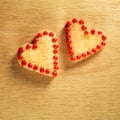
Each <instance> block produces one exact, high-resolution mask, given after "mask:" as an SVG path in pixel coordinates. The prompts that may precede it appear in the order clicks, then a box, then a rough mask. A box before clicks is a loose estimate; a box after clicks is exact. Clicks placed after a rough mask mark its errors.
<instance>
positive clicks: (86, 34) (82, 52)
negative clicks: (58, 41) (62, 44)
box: [65, 18, 107, 62]
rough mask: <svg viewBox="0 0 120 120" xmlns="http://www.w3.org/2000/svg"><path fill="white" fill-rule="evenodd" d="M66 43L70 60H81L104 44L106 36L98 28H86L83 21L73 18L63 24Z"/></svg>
mask: <svg viewBox="0 0 120 120" xmlns="http://www.w3.org/2000/svg"><path fill="white" fill-rule="evenodd" d="M65 32H66V43H67V48H68V51H69V54H70V60H71V61H72V62H78V61H80V60H83V59H85V58H87V57H89V56H91V55H93V54H95V53H96V52H98V51H100V50H101V49H102V48H103V47H104V46H105V45H106V42H105V40H106V38H107V37H106V36H105V35H104V34H103V32H101V31H100V30H96V29H88V28H87V26H86V25H85V22H84V21H83V20H82V19H81V20H77V19H76V18H73V19H72V21H68V22H67V23H66V26H65Z"/></svg>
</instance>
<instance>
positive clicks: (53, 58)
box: [18, 30, 59, 77]
mask: <svg viewBox="0 0 120 120" xmlns="http://www.w3.org/2000/svg"><path fill="white" fill-rule="evenodd" d="M18 62H19V64H20V65H21V66H22V67H24V68H26V69H29V70H31V71H35V72H38V73H41V74H44V75H48V76H51V77H56V76H57V72H58V69H59V67H58V43H57V38H56V35H55V33H53V32H51V31H49V30H44V31H42V32H39V33H38V34H37V36H36V37H35V38H34V40H33V43H32V44H31V43H26V44H24V45H23V46H21V47H20V48H19V49H18Z"/></svg>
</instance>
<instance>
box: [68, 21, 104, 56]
mask: <svg viewBox="0 0 120 120" xmlns="http://www.w3.org/2000/svg"><path fill="white" fill-rule="evenodd" d="M76 24H78V23H76ZM76 24H72V25H71V26H70V29H71V31H70V35H71V40H72V43H71V44H72V47H73V51H75V52H74V55H75V56H76V55H78V54H81V53H86V52H87V51H90V50H91V49H92V48H95V47H96V45H98V44H100V43H101V41H102V40H101V37H100V36H99V35H97V34H95V35H92V34H90V33H89V34H88V35H85V34H84V31H83V30H82V29H81V26H80V25H79V24H78V25H76Z"/></svg>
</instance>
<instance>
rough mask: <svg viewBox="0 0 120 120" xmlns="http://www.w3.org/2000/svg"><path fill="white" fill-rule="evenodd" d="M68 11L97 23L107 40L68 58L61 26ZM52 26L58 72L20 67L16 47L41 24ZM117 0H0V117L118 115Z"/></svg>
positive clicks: (89, 119) (42, 119)
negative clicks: (81, 56)
mask: <svg viewBox="0 0 120 120" xmlns="http://www.w3.org/2000/svg"><path fill="white" fill-rule="evenodd" d="M73 17H77V18H80V19H81V18H82V19H85V20H86V24H87V25H88V26H89V27H95V28H99V29H102V30H103V31H104V32H105V33H106V34H107V36H108V42H107V46H106V47H105V49H104V50H102V51H101V52H99V53H98V54H96V55H94V56H92V57H90V58H89V59H87V60H84V61H82V62H79V63H77V64H72V63H70V62H69V60H68V55H67V51H66V46H65V38H64V32H63V28H64V25H65V22H66V21H67V20H70V19H72V18H73ZM45 28H46V29H50V30H52V31H55V32H56V34H57V36H58V39H59V44H60V68H61V69H60V73H59V76H58V77H56V78H54V79H51V78H48V77H44V76H42V75H39V74H37V73H33V72H30V71H28V70H25V69H23V68H21V67H20V66H19V65H18V63H17V60H16V51H17V49H18V48H19V46H21V45H22V44H24V43H26V42H31V40H32V38H33V37H34V35H35V34H36V33H37V32H38V31H39V30H42V29H45ZM119 32H120V0H0V120H120V33H119Z"/></svg>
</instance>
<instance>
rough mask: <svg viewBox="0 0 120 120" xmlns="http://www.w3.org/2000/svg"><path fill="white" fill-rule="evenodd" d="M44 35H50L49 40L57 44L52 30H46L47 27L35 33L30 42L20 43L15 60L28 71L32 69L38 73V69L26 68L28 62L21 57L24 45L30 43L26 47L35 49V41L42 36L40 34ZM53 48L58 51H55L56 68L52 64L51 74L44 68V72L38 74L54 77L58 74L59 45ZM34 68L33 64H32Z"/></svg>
mask: <svg viewBox="0 0 120 120" xmlns="http://www.w3.org/2000/svg"><path fill="white" fill-rule="evenodd" d="M45 35H49V36H50V37H51V42H53V43H56V44H57V45H58V42H57V37H56V34H55V32H52V31H50V30H47V29H46V30H42V31H40V32H38V34H37V35H36V36H35V38H34V39H33V42H32V43H25V44H24V45H22V46H21V47H20V48H19V49H18V58H17V60H18V63H19V64H20V66H22V67H24V68H26V69H28V70H30V71H34V72H38V73H40V72H39V71H38V70H37V71H36V70H33V69H31V68H28V63H26V61H25V60H24V59H23V57H22V53H23V52H24V50H25V49H26V46H27V45H30V46H31V47H30V48H29V46H28V49H31V48H32V49H37V48H36V46H35V45H36V44H37V42H38V41H39V38H40V37H42V36H45ZM53 50H57V51H58V53H56V54H57V57H58V59H57V62H58V64H57V66H56V69H55V66H54V68H53V71H51V74H48V73H49V71H47V69H46V73H45V72H44V73H40V74H43V75H47V76H49V77H56V76H57V75H58V71H59V67H58V65H59V47H58V46H57V48H55V47H53ZM54 52H55V51H54ZM53 61H56V60H55V59H54V58H53ZM22 62H23V63H22ZM29 67H30V66H29ZM32 68H33V66H32ZM40 68H42V66H41V67H40ZM43 68H44V67H43ZM34 69H36V67H35V66H34Z"/></svg>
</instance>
